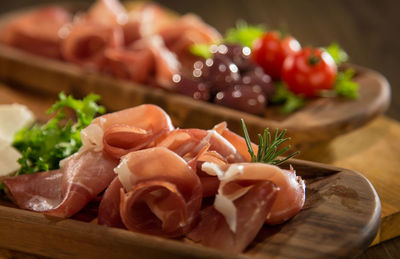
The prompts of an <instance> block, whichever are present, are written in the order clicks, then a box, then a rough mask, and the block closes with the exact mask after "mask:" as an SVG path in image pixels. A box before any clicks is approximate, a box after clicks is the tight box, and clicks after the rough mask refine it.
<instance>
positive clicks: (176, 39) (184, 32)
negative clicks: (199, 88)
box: [159, 14, 222, 65]
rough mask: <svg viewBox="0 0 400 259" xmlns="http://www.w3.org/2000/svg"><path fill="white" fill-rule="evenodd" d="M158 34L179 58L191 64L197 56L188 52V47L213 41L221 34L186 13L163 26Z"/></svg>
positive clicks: (217, 39) (218, 38)
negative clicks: (168, 24)
mask: <svg viewBox="0 0 400 259" xmlns="http://www.w3.org/2000/svg"><path fill="white" fill-rule="evenodd" d="M159 34H160V35H161V37H163V39H164V41H165V44H166V46H167V47H168V48H169V49H170V50H171V51H172V52H174V53H176V55H177V56H178V58H179V60H180V61H181V62H182V63H184V64H187V65H189V64H190V65H191V64H192V63H193V61H195V60H196V59H197V58H195V57H193V55H191V54H190V52H189V47H190V46H191V45H193V44H199V43H206V44H209V43H215V42H217V41H220V40H221V38H222V37H221V35H220V34H219V33H218V31H216V30H215V29H214V28H213V27H211V26H209V25H207V24H206V23H204V22H203V21H202V20H201V19H200V18H199V17H198V16H196V15H194V14H186V15H184V16H182V17H181V18H179V19H178V20H176V21H175V22H174V23H172V24H171V25H170V26H166V27H164V28H163V29H162V30H160V32H159Z"/></svg>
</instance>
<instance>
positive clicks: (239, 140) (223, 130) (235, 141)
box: [214, 122, 258, 162]
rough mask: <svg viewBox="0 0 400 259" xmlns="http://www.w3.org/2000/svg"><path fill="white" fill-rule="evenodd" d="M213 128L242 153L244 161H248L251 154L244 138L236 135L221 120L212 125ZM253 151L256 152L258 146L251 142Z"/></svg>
mask: <svg viewBox="0 0 400 259" xmlns="http://www.w3.org/2000/svg"><path fill="white" fill-rule="evenodd" d="M214 130H215V131H216V132H218V133H219V134H220V135H221V136H222V137H224V138H225V139H226V140H227V141H228V142H229V143H231V144H232V145H233V146H234V147H235V148H236V150H237V151H238V152H239V153H240V154H241V155H242V157H243V158H244V159H245V161H247V162H250V161H251V156H250V153H249V151H248V148H247V145H246V140H245V139H244V138H243V137H241V136H239V135H237V134H236V133H234V132H232V131H230V130H229V129H228V127H227V124H226V122H221V123H219V124H217V125H215V126H214ZM251 146H252V148H253V151H254V153H255V154H257V152H258V146H257V145H256V144H254V143H251Z"/></svg>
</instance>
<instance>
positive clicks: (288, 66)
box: [282, 48, 337, 97]
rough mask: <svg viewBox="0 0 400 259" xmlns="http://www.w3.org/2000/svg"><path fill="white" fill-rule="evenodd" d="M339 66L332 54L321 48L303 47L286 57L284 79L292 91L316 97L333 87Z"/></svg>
mask: <svg viewBox="0 0 400 259" xmlns="http://www.w3.org/2000/svg"><path fill="white" fill-rule="evenodd" d="M336 75H337V67H336V64H335V61H334V60H333V58H332V56H331V55H329V53H328V52H326V51H324V50H322V49H320V48H303V49H302V50H301V51H299V52H297V53H296V54H293V55H290V56H288V57H287V58H286V59H285V62H284V63H283V68H282V80H283V81H284V82H285V83H286V84H287V86H288V88H289V90H290V91H292V92H293V93H295V94H301V95H303V96H305V97H315V96H317V95H318V94H319V92H320V91H321V90H329V89H332V88H333V86H334V84H335V80H336Z"/></svg>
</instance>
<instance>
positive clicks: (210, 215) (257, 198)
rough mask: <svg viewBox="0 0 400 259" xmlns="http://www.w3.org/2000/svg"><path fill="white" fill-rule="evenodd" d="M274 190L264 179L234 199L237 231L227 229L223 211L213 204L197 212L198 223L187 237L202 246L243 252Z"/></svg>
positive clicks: (267, 210)
mask: <svg viewBox="0 0 400 259" xmlns="http://www.w3.org/2000/svg"><path fill="white" fill-rule="evenodd" d="M277 192H278V190H277V188H276V187H275V185H274V184H273V183H272V182H269V181H263V182H259V183H257V184H255V185H254V186H253V187H252V188H251V189H250V190H249V191H248V192H247V193H246V194H245V195H243V196H242V197H240V198H239V199H237V200H235V202H234V205H235V206H236V208H237V218H238V221H237V229H236V232H233V231H232V230H231V229H230V227H229V225H228V224H227V222H226V220H225V218H224V215H222V214H221V213H220V212H219V211H217V210H216V209H215V208H214V207H213V206H210V207H207V208H206V209H204V210H202V211H201V212H200V221H199V224H198V225H197V226H196V228H194V229H193V230H192V231H191V232H190V233H189V234H188V235H187V237H188V238H190V239H192V240H193V241H195V242H199V243H201V244H202V245H205V246H210V247H214V248H218V249H222V250H225V251H230V252H237V253H239V252H242V251H243V250H245V249H246V247H247V246H248V245H249V244H250V243H251V241H252V240H253V239H254V238H255V237H256V235H257V233H258V232H259V230H260V229H261V227H262V226H263V224H264V222H265V218H266V216H267V215H268V213H269V212H270V210H271V207H272V205H273V204H274V201H275V198H276V195H277Z"/></svg>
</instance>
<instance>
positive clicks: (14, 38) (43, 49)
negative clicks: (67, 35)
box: [1, 6, 72, 59]
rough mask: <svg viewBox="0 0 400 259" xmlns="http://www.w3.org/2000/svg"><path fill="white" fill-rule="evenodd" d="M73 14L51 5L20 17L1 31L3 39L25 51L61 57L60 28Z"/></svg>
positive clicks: (69, 20) (68, 21) (50, 56)
mask: <svg viewBox="0 0 400 259" xmlns="http://www.w3.org/2000/svg"><path fill="white" fill-rule="evenodd" d="M71 20H72V15H71V14H70V13H69V12H68V11H66V10H65V9H63V8H61V7H56V6H49V7H46V8H42V9H39V10H36V11H32V12H29V13H27V14H24V15H22V16H21V17H18V18H17V19H15V20H14V21H12V22H11V23H10V24H9V25H7V26H6V27H5V28H4V29H3V31H2V32H1V41H2V42H4V43H6V44H8V45H11V46H14V47H17V48H19V49H23V50H25V51H28V52H31V53H34V54H37V55H40V56H45V57H49V58H56V59H61V40H62V39H61V37H60V34H59V30H60V28H62V27H63V26H64V25H65V24H68V23H70V22H71Z"/></svg>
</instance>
